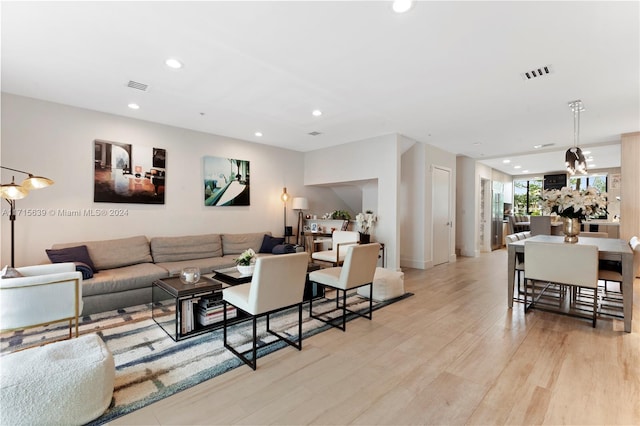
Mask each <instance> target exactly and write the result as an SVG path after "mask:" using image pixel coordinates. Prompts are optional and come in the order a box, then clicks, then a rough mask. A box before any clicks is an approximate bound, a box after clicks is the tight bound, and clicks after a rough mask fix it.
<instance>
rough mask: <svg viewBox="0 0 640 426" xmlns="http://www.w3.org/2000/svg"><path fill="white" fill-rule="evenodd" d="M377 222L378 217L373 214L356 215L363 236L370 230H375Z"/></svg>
mask: <svg viewBox="0 0 640 426" xmlns="http://www.w3.org/2000/svg"><path fill="white" fill-rule="evenodd" d="M377 220H378V217H377V216H376V215H374V214H373V213H372V212H366V213H358V214H357V215H356V223H357V224H358V229H359V230H360V232H362V233H363V234H368V233H369V230H370V229H371V228H373V224H374V223H376V221H377Z"/></svg>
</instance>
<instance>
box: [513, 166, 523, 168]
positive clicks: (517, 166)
mask: <svg viewBox="0 0 640 426" xmlns="http://www.w3.org/2000/svg"><path fill="white" fill-rule="evenodd" d="M513 168H514V169H521V168H522V166H513Z"/></svg>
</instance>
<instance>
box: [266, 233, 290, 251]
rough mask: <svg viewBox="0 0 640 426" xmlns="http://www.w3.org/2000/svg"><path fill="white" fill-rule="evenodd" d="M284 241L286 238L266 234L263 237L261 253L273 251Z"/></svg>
mask: <svg viewBox="0 0 640 426" xmlns="http://www.w3.org/2000/svg"><path fill="white" fill-rule="evenodd" d="M282 243H284V238H278V237H272V236H271V235H266V234H265V236H264V238H262V246H260V253H272V252H273V248H274V247H275V246H277V245H278V244H282Z"/></svg>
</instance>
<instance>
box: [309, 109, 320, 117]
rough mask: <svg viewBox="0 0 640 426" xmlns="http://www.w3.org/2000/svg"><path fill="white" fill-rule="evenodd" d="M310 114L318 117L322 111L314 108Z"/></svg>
mask: <svg viewBox="0 0 640 426" xmlns="http://www.w3.org/2000/svg"><path fill="white" fill-rule="evenodd" d="M311 114H313V116H314V117H320V116H321V115H322V111H320V110H319V109H314V110H313V112H312V113H311Z"/></svg>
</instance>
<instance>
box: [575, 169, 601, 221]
mask: <svg viewBox="0 0 640 426" xmlns="http://www.w3.org/2000/svg"><path fill="white" fill-rule="evenodd" d="M569 186H570V187H571V188H573V189H578V190H583V189H587V187H588V186H593V187H594V188H595V189H597V190H598V192H600V193H602V192H607V187H608V179H607V175H606V174H604V175H593V176H576V177H571V178H570V179H569ZM606 218H607V214H606V213H605V214H603V215H601V216H597V217H595V219H606Z"/></svg>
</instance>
